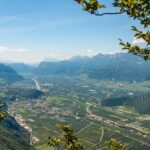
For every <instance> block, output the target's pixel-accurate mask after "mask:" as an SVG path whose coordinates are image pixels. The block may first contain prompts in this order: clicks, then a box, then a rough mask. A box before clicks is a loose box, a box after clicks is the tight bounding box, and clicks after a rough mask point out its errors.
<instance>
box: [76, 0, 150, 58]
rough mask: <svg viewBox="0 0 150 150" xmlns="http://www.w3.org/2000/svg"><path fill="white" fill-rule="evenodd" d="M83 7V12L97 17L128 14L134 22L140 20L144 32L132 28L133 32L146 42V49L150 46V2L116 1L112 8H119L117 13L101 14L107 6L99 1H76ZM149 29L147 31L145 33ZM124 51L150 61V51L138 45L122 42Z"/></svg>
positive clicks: (134, 0)
mask: <svg viewBox="0 0 150 150" xmlns="http://www.w3.org/2000/svg"><path fill="white" fill-rule="evenodd" d="M75 1H76V2H78V3H79V4H81V5H82V7H83V10H85V11H87V12H89V13H90V14H94V15H96V16H104V15H118V14H123V13H125V14H127V15H128V16H129V17H131V18H133V19H134V20H138V21H139V23H140V24H141V25H142V26H143V28H144V29H143V31H140V30H138V29H137V28H136V27H134V26H132V30H133V31H134V32H135V35H134V37H135V38H136V39H141V40H143V41H145V43H146V47H149V46H150V31H149V30H148V27H149V25H150V1H149V0H114V2H113V4H112V6H113V7H115V8H119V11H117V12H104V13H99V10H101V9H104V8H106V5H104V4H102V3H101V2H99V1H98V0H75ZM146 29H147V31H145V30H146ZM120 44H121V45H122V49H124V50H128V52H129V53H133V54H135V55H139V56H142V57H143V58H144V59H145V60H148V59H150V49H149V48H141V47H139V46H138V45H132V44H130V43H129V42H123V41H122V40H120Z"/></svg>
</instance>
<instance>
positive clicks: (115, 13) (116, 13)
mask: <svg viewBox="0 0 150 150" xmlns="http://www.w3.org/2000/svg"><path fill="white" fill-rule="evenodd" d="M123 13H125V12H112V13H111V12H110V13H109V12H108V13H101V14H99V13H96V14H94V15H96V16H104V15H120V14H123Z"/></svg>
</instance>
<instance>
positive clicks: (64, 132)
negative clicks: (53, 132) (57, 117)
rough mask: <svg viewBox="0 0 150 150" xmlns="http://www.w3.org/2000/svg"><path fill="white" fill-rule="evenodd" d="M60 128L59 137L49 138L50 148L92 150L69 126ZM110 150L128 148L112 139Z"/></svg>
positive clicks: (109, 145) (59, 125) (124, 149)
mask: <svg viewBox="0 0 150 150" xmlns="http://www.w3.org/2000/svg"><path fill="white" fill-rule="evenodd" d="M58 127H59V128H60V129H61V133H60V135H59V136H57V137H49V140H48V145H49V146H51V147H54V148H55V149H56V150H91V149H87V148H86V147H85V146H84V145H83V143H82V142H81V140H80V139H79V138H78V137H76V136H75V134H74V130H73V129H72V128H71V127H70V126H69V125H65V124H63V123H61V124H58ZM108 150H127V147H126V145H125V144H122V143H120V142H119V141H117V140H116V139H111V140H110V142H109V144H108Z"/></svg>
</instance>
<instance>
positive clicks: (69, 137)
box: [48, 123, 86, 150]
mask: <svg viewBox="0 0 150 150" xmlns="http://www.w3.org/2000/svg"><path fill="white" fill-rule="evenodd" d="M58 127H59V128H60V129H61V134H60V135H59V136H57V137H49V141H48V145H49V146H52V147H54V148H55V149H56V150H59V149H63V150H86V148H85V146H84V145H83V144H82V143H81V141H80V140H79V139H78V138H77V137H76V136H75V135H74V130H73V129H72V128H71V127H70V126H69V125H65V124H63V123H60V124H58Z"/></svg>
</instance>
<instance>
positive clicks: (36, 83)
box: [32, 78, 41, 90]
mask: <svg viewBox="0 0 150 150" xmlns="http://www.w3.org/2000/svg"><path fill="white" fill-rule="evenodd" d="M32 80H33V81H34V82H35V86H36V89H37V90H41V87H40V84H39V82H38V81H37V80H36V79H34V78H33V79H32Z"/></svg>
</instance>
